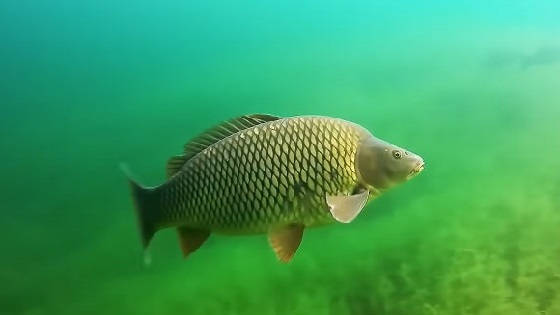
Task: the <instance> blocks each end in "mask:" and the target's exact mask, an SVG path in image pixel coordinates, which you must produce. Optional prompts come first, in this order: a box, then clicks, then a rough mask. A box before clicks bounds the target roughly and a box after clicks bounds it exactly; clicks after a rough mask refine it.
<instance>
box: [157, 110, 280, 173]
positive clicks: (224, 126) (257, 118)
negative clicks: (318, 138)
mask: <svg viewBox="0 0 560 315" xmlns="http://www.w3.org/2000/svg"><path fill="white" fill-rule="evenodd" d="M278 119H281V117H276V116H271V115H266V114H253V115H244V116H241V117H238V118H234V119H230V120H227V121H225V122H223V123H221V124H219V125H217V126H215V127H213V128H211V129H209V130H207V131H205V132H203V133H202V134H201V135H199V136H198V137H196V138H194V139H192V140H191V141H189V142H187V144H185V146H184V153H183V154H182V155H177V156H173V157H171V158H170V159H169V161H168V162H167V177H168V178H169V177H171V176H173V175H174V174H175V173H177V172H178V171H179V170H181V168H182V167H183V165H185V163H186V162H187V161H188V160H190V159H191V158H192V157H193V156H195V155H197V154H198V153H200V152H202V151H203V150H204V149H206V148H208V147H209V146H211V145H213V144H214V143H217V142H219V141H220V140H223V139H225V138H227V137H229V136H231V135H234V134H236V133H238V132H240V131H241V130H245V129H249V128H251V127H254V126H257V125H260V124H264V123H266V122H269V121H274V120H278Z"/></svg>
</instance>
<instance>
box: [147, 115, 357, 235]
mask: <svg viewBox="0 0 560 315" xmlns="http://www.w3.org/2000/svg"><path fill="white" fill-rule="evenodd" d="M363 132H364V131H363V130H362V129H361V128H360V127H359V126H357V125H354V124H351V123H349V122H346V121H343V120H339V119H333V118H326V117H294V118H284V119H280V120H276V121H271V122H267V123H263V124H260V125H257V126H255V127H252V128H249V129H246V130H243V131H240V132H238V133H236V134H234V135H232V136H230V137H228V138H226V139H224V140H222V141H220V142H218V143H216V144H213V145H212V146H210V147H208V148H207V149H205V150H204V151H202V152H201V153H199V154H198V155H196V156H194V157H193V158H192V159H190V160H189V161H188V162H187V163H186V164H185V166H184V167H183V168H182V170H181V171H180V172H178V173H177V174H176V175H175V176H173V177H171V178H170V179H169V181H168V182H167V183H165V184H163V185H162V186H160V187H159V188H158V189H157V193H158V194H159V202H160V209H161V211H160V213H161V214H160V217H159V218H158V222H157V225H158V226H160V227H165V226H178V225H185V226H190V227H193V228H201V229H207V230H211V231H214V232H222V233H229V234H243V233H264V232H267V231H268V230H269V229H270V228H273V227H275V226H282V225H285V224H290V223H303V224H304V225H305V226H314V225H321V224H326V223H329V222H332V221H333V219H332V217H331V215H330V213H329V211H328V207H327V205H326V201H325V196H326V195H327V194H351V193H352V192H353V191H354V189H355V188H356V185H357V177H356V171H355V166H354V165H355V164H354V158H355V155H356V150H357V147H358V144H359V142H360V139H361V137H362V136H363Z"/></svg>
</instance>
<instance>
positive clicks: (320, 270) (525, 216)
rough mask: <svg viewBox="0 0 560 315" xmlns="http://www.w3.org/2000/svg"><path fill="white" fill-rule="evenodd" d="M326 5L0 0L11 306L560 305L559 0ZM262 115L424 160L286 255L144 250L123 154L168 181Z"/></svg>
mask: <svg viewBox="0 0 560 315" xmlns="http://www.w3.org/2000/svg"><path fill="white" fill-rule="evenodd" d="M22 3H23V4H22ZM313 4H314V5H301V6H300V5H299V3H298V4H296V3H295V2H289V1H288V2H282V3H278V4H269V5H264V4H259V3H257V1H253V2H252V3H247V4H245V5H238V4H233V3H228V4H221V5H217V4H210V3H199V4H186V3H181V4H179V3H178V2H174V1H170V2H165V4H161V5H160V6H154V5H152V4H151V3H147V2H142V1H139V2H135V3H134V4H130V5H123V4H122V3H121V4H115V3H113V2H109V1H95V2H87V1H83V2H73V1H58V2H50V1H49V2H46V1H45V2H41V1H36V2H34V3H33V4H32V3H31V2H20V1H4V2H2V3H0V26H2V27H1V28H0V29H1V30H2V31H0V36H1V39H2V41H1V45H2V49H1V50H0V56H1V58H0V69H2V75H1V76H0V95H1V98H0V99H1V101H0V102H1V103H0V108H1V109H2V116H0V152H1V153H2V157H1V158H0V159H1V162H2V163H0V174H1V175H2V181H0V192H1V193H0V205H1V210H0V237H1V239H2V240H3V241H2V243H1V244H2V245H0V246H1V247H0V252H1V253H2V259H1V260H0V283H2V289H1V290H0V314H25V315H42V314H86V315H87V314H100V313H103V314H337V315H338V314H358V315H360V314H368V315H369V314H373V315H389V314H390V315H447V314H449V315H478V314H482V315H506V314H507V315H511V314H519V315H543V314H546V315H560V241H559V240H560V171H559V166H560V162H559V158H558V157H559V156H560V127H559V125H558V121H559V120H560V90H559V89H558V87H559V86H558V82H560V76H559V73H560V62H558V61H556V60H557V57H555V56H556V54H557V53H555V52H554V47H560V42H559V40H558V39H559V38H560V35H559V34H560V24H559V22H558V19H557V12H560V11H559V9H560V8H559V7H558V6H559V4H558V2H555V1H542V2H538V3H536V2H535V3H532V4H531V5H528V4H527V3H526V2H522V1H495V2H492V3H487V2H482V1H480V2H469V3H459V2H454V3H446V4H442V3H435V2H433V3H432V2H427V3H425V4H423V5H422V6H420V5H418V2H414V3H413V2H412V1H408V2H403V3H397V2H390V3H389V2H387V3H385V2H371V3H370V2H368V3H365V2H361V1H359V2H356V3H353V2H352V3H350V2H347V3H344V4H342V3H341V4H337V3H334V2H332V3H331V2H321V4H322V6H318V3H316V2H313ZM413 4H415V5H413ZM296 8H299V9H296ZM548 47H550V48H548ZM540 51H542V52H540ZM501 52H505V55H508V54H509V55H512V56H514V57H512V58H511V61H508V60H507V59H508V58H506V57H493V56H496V53H498V54H501ZM539 52H540V53H539ZM517 56H523V57H522V58H525V59H524V60H525V61H524V63H526V64H527V66H521V61H520V59H519V57H517ZM491 59H494V61H493V62H489V60H491ZM500 59H503V60H500ZM502 64H503V65H502ZM496 65H498V66H496ZM251 113H267V114H271V115H277V116H281V117H289V116H297V115H323V116H331V117H337V118H343V119H346V120H349V121H353V122H356V123H358V124H360V125H362V126H364V127H365V128H367V129H368V130H370V131H371V132H372V133H373V134H374V135H375V136H376V137H379V138H381V139H386V140H387V141H389V142H391V143H398V144H399V145H402V146H403V147H406V148H407V149H410V150H411V151H412V152H418V153H419V154H421V155H422V158H423V159H424V160H425V161H426V163H427V167H426V169H425V170H424V171H423V172H422V174H421V175H420V176H417V177H416V178H414V180H411V181H410V182H408V183H406V185H402V186H399V187H396V188H395V189H392V190H391V191H388V192H387V193H386V194H384V195H383V196H381V197H379V198H378V199H376V200H374V201H372V202H371V203H370V204H368V205H367V206H366V207H365V208H364V209H363V211H362V212H361V213H360V215H359V216H358V217H357V218H356V219H355V220H354V221H353V222H352V223H351V224H332V225H330V226H328V227H324V228H322V227H318V228H313V229H309V230H308V231H306V233H305V237H304V238H303V241H302V244H301V247H300V249H299V250H298V252H297V257H296V258H297V259H294V260H292V261H291V262H290V263H289V264H280V263H278V262H277V260H276V258H275V257H274V255H272V254H271V253H270V249H269V248H268V244H267V241H266V238H265V237H263V236H239V237H225V236H219V235H217V236H214V235H213V236H212V237H211V238H209V239H208V241H207V243H205V245H204V246H203V247H201V248H200V249H199V250H198V251H197V252H196V253H193V254H192V255H191V256H189V259H187V260H184V259H183V258H182V255H181V252H180V249H179V244H178V240H177V235H176V233H175V232H174V231H172V230H171V229H170V230H163V231H161V232H158V234H157V235H156V236H155V237H154V238H153V240H152V243H151V245H150V255H151V257H152V262H151V264H150V265H149V266H146V265H145V264H144V261H143V250H142V247H141V245H140V244H139V235H138V230H137V226H136V224H135V217H134V210H133V206H132V203H131V196H130V192H129V187H128V183H127V179H126V177H125V176H124V175H123V174H122V172H121V171H120V170H119V164H120V163H123V162H126V163H127V164H128V165H129V166H130V168H131V169H132V170H134V172H135V173H134V175H135V178H138V180H139V181H141V182H142V183H145V184H146V185H156V184H158V183H161V182H163V181H164V180H165V176H166V174H165V163H166V161H167V159H168V158H169V157H170V156H172V155H174V154H177V153H178V152H180V151H179V150H181V148H182V146H183V144H184V143H185V142H186V141H187V140H189V139H191V138H193V137H195V136H196V135H198V134H199V133H200V132H202V131H204V130H205V129H206V128H208V127H209V126H213V125H216V124H217V123H219V122H221V121H224V120H227V119H230V118H233V117H237V116H240V115H244V114H251Z"/></svg>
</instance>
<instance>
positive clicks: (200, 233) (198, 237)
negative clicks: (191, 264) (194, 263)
mask: <svg viewBox="0 0 560 315" xmlns="http://www.w3.org/2000/svg"><path fill="white" fill-rule="evenodd" d="M177 233H178V234H179V244H180V245H181V251H183V257H185V258H187V256H189V255H190V254H191V253H193V252H194V251H196V250H197V249H199V248H200V246H202V244H204V242H205V241H206V240H207V239H208V236H210V232H209V231H204V230H196V229H192V228H189V227H186V226H180V227H178V228H177Z"/></svg>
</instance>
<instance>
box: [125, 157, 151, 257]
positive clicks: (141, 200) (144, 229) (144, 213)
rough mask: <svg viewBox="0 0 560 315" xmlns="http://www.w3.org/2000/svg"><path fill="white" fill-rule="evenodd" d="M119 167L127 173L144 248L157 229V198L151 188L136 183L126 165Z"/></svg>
mask: <svg viewBox="0 0 560 315" xmlns="http://www.w3.org/2000/svg"><path fill="white" fill-rule="evenodd" d="M121 169H122V170H123V172H124V173H125V174H126V175H127V177H128V181H129V183H130V189H131V192H132V200H133V202H134V206H135V210H136V217H137V219H138V227H139V229H140V239H141V241H142V246H143V247H144V249H146V248H147V247H148V245H149V244H150V240H151V239H152V237H153V236H154V234H155V233H156V231H157V228H156V219H157V213H158V199H157V198H156V194H155V192H154V190H153V189H151V188H146V187H143V186H141V185H140V184H138V183H137V182H136V181H135V180H134V179H132V177H131V176H130V172H129V171H128V168H127V167H126V165H121Z"/></svg>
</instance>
